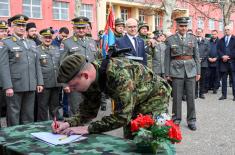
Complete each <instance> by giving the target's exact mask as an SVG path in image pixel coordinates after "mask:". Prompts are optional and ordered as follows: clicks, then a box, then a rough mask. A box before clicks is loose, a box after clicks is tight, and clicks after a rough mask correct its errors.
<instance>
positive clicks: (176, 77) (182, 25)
mask: <svg viewBox="0 0 235 155" xmlns="http://www.w3.org/2000/svg"><path fill="white" fill-rule="evenodd" d="M188 20H189V18H188V17H179V18H176V22H177V30H178V32H177V33H176V34H174V35H172V36H170V37H168V38H167V41H166V53H165V75H166V77H167V79H168V80H170V81H172V88H173V91H172V92H173V108H172V113H173V117H172V118H173V120H174V122H175V123H176V124H180V121H181V110H182V108H181V106H182V96H183V94H184V93H183V92H184V88H185V93H186V100H187V123H188V127H189V129H190V130H196V124H195V123H196V112H195V100H194V98H195V82H196V80H197V81H198V80H199V79H200V62H199V61H200V59H199V51H198V46H197V40H196V38H195V37H194V36H193V35H191V34H188V33H187V29H188V28H187V26H188Z"/></svg>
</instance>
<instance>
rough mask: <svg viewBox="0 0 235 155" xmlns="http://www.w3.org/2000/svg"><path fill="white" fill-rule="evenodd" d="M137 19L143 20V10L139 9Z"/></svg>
mask: <svg viewBox="0 0 235 155" xmlns="http://www.w3.org/2000/svg"><path fill="white" fill-rule="evenodd" d="M139 21H140V22H143V21H144V10H139Z"/></svg>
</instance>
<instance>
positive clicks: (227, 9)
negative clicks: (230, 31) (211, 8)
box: [221, 0, 234, 26]
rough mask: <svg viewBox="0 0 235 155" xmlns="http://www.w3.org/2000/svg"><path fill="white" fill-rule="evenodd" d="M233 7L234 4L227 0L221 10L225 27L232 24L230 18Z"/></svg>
mask: <svg viewBox="0 0 235 155" xmlns="http://www.w3.org/2000/svg"><path fill="white" fill-rule="evenodd" d="M233 7H234V2H230V0H225V2H224V4H223V6H222V10H221V11H223V22H224V25H225V26H226V25H229V24H230V17H231V13H232V9H233Z"/></svg>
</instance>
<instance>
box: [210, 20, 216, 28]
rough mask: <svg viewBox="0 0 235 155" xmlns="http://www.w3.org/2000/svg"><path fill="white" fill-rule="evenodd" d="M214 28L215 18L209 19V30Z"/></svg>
mask: <svg viewBox="0 0 235 155" xmlns="http://www.w3.org/2000/svg"><path fill="white" fill-rule="evenodd" d="M214 29H215V20H214V19H209V30H214Z"/></svg>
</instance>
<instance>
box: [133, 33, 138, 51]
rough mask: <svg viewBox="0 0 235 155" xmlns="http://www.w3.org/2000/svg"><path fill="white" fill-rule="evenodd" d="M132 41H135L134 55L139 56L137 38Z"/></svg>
mask: <svg viewBox="0 0 235 155" xmlns="http://www.w3.org/2000/svg"><path fill="white" fill-rule="evenodd" d="M133 39H134V41H135V51H136V55H137V56H139V53H138V43H137V38H136V37H133Z"/></svg>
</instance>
